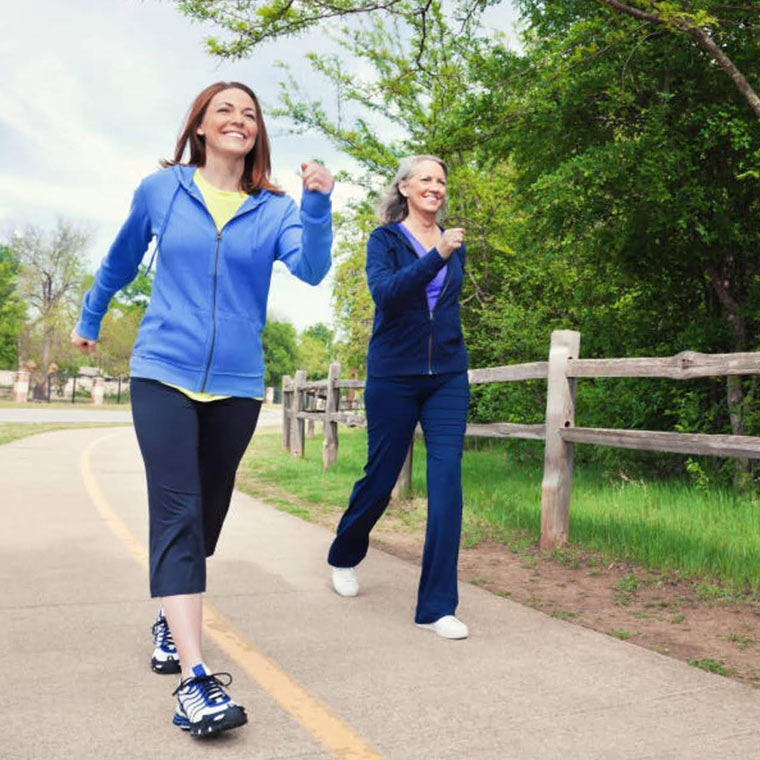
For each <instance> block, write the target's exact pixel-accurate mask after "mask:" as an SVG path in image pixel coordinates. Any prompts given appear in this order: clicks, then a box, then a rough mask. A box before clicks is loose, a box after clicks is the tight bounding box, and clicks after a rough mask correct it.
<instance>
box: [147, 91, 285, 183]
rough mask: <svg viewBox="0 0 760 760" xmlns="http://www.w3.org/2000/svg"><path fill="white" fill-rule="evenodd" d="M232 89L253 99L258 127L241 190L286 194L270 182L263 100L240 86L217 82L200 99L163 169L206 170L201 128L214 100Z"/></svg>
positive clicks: (201, 93)
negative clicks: (186, 168) (176, 167)
mask: <svg viewBox="0 0 760 760" xmlns="http://www.w3.org/2000/svg"><path fill="white" fill-rule="evenodd" d="M232 88H235V89H238V90H242V91H243V92H244V93H246V94H247V95H249V96H250V98H251V100H252V101H253V104H254V106H255V108H256V124H257V126H258V134H257V135H256V142H255V143H254V146H253V148H252V149H251V150H250V151H249V152H248V154H247V155H246V157H245V165H244V167H243V176H242V177H241V178H240V188H241V190H243V192H245V193H248V194H249V195H253V194H255V193H258V192H259V190H262V189H263V190H269V191H270V192H272V193H277V194H282V192H283V191H282V190H280V188H279V187H277V186H276V185H273V184H272V182H271V180H270V179H269V174H270V172H271V170H272V165H271V160H270V157H269V138H268V137H267V130H266V127H265V126H264V117H263V116H262V114H261V106H260V105H259V100H258V98H257V97H256V95H255V94H254V92H253V90H252V89H251V88H250V87H247V86H246V85H244V84H241V83H240V82H215V83H214V84H211V85H209V86H208V87H206V89H205V90H202V91H201V92H200V93H199V94H198V95H197V97H196V98H195V100H194V101H193V104H192V105H191V106H190V110H189V111H188V112H187V117H186V118H185V125H184V126H183V127H182V131H181V132H180V134H179V137H178V138H177V146H176V148H175V149H174V158H173V159H164V160H162V161H161V166H163V167H167V166H177V165H180V166H204V165H205V164H206V141H205V140H204V138H203V136H202V135H199V134H198V127H199V126H200V125H201V122H202V121H203V117H204V116H205V115H206V109H207V108H208V104H209V103H210V102H211V99H212V98H213V97H214V96H215V95H217V94H219V93H220V92H222V91H223V90H229V89H232ZM188 143H189V144H190V156H189V158H188V159H187V161H186V162H183V161H182V156H183V155H184V153H185V149H186V148H187V146H188Z"/></svg>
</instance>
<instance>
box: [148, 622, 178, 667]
mask: <svg viewBox="0 0 760 760" xmlns="http://www.w3.org/2000/svg"><path fill="white" fill-rule="evenodd" d="M153 644H154V645H155V649H154V650H153V656H152V657H151V658H150V666H151V668H153V671H154V672H155V673H162V674H163V673H179V671H180V665H179V654H178V653H177V647H176V646H174V639H173V638H172V632H171V631H170V630H169V623H167V622H166V618H165V617H164V611H163V609H160V610H159V611H158V616H157V617H156V622H155V623H153Z"/></svg>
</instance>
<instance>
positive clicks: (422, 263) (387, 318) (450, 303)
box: [367, 224, 468, 377]
mask: <svg viewBox="0 0 760 760" xmlns="http://www.w3.org/2000/svg"><path fill="white" fill-rule="evenodd" d="M447 263H448V271H447V274H446V279H445V280H444V283H443V288H442V290H441V293H440V295H439V296H438V301H437V302H436V304H435V307H434V308H433V310H432V311H431V310H430V309H429V308H428V301H427V294H426V291H425V288H426V287H427V285H428V283H429V282H430V281H431V280H432V279H433V278H434V277H435V276H436V274H438V271H439V270H440V269H441V267H443V266H445V265H446V264H447ZM464 263H465V248H464V246H461V247H460V248H459V249H458V250H456V251H454V253H452V254H451V256H450V257H449V258H448V260H447V259H444V258H443V257H442V256H441V255H440V254H439V253H438V250H437V249H436V248H432V249H431V250H430V251H428V252H427V253H426V254H425V255H424V256H422V257H418V256H417V254H416V253H415V251H414V249H413V248H412V246H411V244H410V243H409V241H408V240H407V239H406V237H405V236H404V234H403V233H401V232H400V231H399V230H398V229H396V227H395V225H394V224H386V225H383V226H382V227H377V228H376V229H375V230H373V232H372V234H371V235H370V237H369V240H368V241H367V282H368V283H369V289H370V292H371V294H372V299H373V300H374V302H375V307H376V308H375V319H374V324H373V328H372V337H371V338H370V341H369V350H368V352H367V375H370V376H374V377H390V376H393V375H437V374H442V373H444V372H463V371H464V370H466V369H467V361H468V359H467V349H466V348H465V345H464V337H463V336H462V323H461V320H460V317H459V294H460V292H461V290H462V280H463V277H464Z"/></svg>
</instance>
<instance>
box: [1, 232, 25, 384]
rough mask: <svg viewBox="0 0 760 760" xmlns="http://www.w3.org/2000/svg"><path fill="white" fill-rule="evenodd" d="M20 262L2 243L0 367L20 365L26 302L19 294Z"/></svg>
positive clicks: (13, 367) (7, 367) (10, 367)
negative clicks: (20, 347) (19, 350)
mask: <svg viewBox="0 0 760 760" xmlns="http://www.w3.org/2000/svg"><path fill="white" fill-rule="evenodd" d="M18 270H19V263H18V258H17V257H16V256H15V255H14V253H13V251H12V250H11V248H10V247H9V246H7V245H0V368H3V369H16V367H17V366H18V341H19V336H20V335H21V333H22V332H23V326H24V311H25V310H24V304H23V302H22V301H21V299H20V298H19V296H18V291H17V281H18Z"/></svg>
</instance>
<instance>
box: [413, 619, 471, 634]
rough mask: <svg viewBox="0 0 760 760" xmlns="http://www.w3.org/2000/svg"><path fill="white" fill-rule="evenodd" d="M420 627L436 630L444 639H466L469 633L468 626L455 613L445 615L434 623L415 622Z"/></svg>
mask: <svg viewBox="0 0 760 760" xmlns="http://www.w3.org/2000/svg"><path fill="white" fill-rule="evenodd" d="M415 625H416V626H417V627H418V628H425V629H427V630H428V631H434V632H435V633H437V634H438V635H439V636H443V638H444V639H466V638H467V636H468V635H469V631H468V630H467V626H466V625H465V624H464V623H463V622H462V621H461V620H458V619H457V618H455V617H454V616H453V615H444V616H443V617H442V618H438V620H436V621H435V622H434V623H415Z"/></svg>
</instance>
